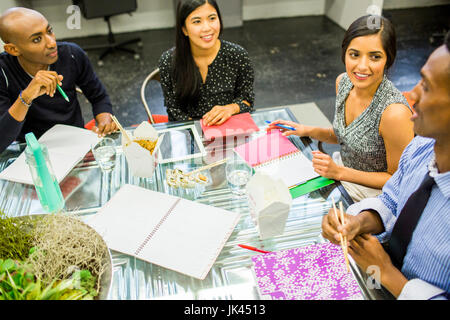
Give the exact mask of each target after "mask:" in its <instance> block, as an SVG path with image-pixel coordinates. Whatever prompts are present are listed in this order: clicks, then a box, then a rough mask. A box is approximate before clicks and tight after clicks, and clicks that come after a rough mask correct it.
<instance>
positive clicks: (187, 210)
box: [86, 185, 239, 279]
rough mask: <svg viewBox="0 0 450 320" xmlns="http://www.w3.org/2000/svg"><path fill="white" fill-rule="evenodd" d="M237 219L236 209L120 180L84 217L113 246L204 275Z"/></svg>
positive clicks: (124, 251)
mask: <svg viewBox="0 0 450 320" xmlns="http://www.w3.org/2000/svg"><path fill="white" fill-rule="evenodd" d="M175 203H176V206H175V207H174V204H175ZM170 209H173V210H172V211H171V212H170V213H169V214H167V213H168V211H169V210H170ZM164 217H166V219H164V220H163V221H162V219H163V218H164ZM238 219H239V214H238V213H235V212H231V211H226V210H223V209H219V208H215V207H212V206H207V205H204V204H200V203H196V202H193V201H189V200H185V199H181V198H178V197H175V196H171V195H167V194H164V193H160V192H156V191H152V190H148V189H144V188H141V187H137V186H132V185H124V186H123V187H122V188H121V189H120V190H119V191H118V192H117V193H116V194H115V195H114V196H113V197H112V198H111V200H110V201H109V202H108V203H107V204H106V205H105V206H104V207H103V208H102V209H101V210H100V211H99V212H98V213H97V214H96V215H94V216H92V217H89V218H88V219H87V221H86V222H87V223H88V224H89V225H91V226H92V227H93V228H94V229H95V230H96V231H97V232H99V233H100V235H102V237H103V238H104V240H105V241H106V243H107V244H108V247H109V248H110V249H112V250H115V251H119V252H123V253H126V254H129V255H134V256H136V257H138V258H140V259H142V260H145V261H148V262H151V263H154V264H157V265H159V266H162V267H165V268H168V269H171V270H174V271H177V272H180V273H183V274H186V275H189V276H192V277H195V278H198V279H204V278H205V277H206V275H207V274H208V272H209V270H210V269H211V267H212V265H213V263H214V262H215V260H216V259H217V256H218V255H219V253H220V251H221V250H222V248H223V246H224V244H225V242H226V241H227V239H228V238H229V236H230V235H231V233H232V231H233V230H234V227H235V226H236V224H237V222H238ZM158 224H160V225H159V227H158V228H157V229H156V230H155V227H156V226H157V225H158ZM149 235H151V236H150V237H149ZM143 243H145V246H142V244H143ZM140 247H141V250H139V248H140Z"/></svg>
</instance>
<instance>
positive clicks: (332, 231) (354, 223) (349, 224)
mask: <svg viewBox="0 0 450 320" xmlns="http://www.w3.org/2000/svg"><path fill="white" fill-rule="evenodd" d="M338 216H339V211H338ZM344 219H345V224H344V225H342V224H341V222H340V221H338V220H337V219H336V214H335V213H334V209H333V208H331V209H330V211H328V214H327V215H325V216H323V218H322V236H323V237H324V238H326V239H328V240H329V241H330V242H332V243H334V244H340V238H339V232H340V233H342V235H343V236H346V237H347V241H349V242H350V241H351V240H353V238H355V237H356V236H358V235H359V233H360V230H361V224H360V221H359V217H358V216H352V215H349V214H346V213H344Z"/></svg>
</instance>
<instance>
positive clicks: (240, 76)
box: [159, 40, 255, 121]
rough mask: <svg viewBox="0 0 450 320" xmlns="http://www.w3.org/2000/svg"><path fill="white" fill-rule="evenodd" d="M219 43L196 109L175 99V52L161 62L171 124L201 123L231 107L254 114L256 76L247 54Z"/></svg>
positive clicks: (239, 48)
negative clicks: (218, 108)
mask: <svg viewBox="0 0 450 320" xmlns="http://www.w3.org/2000/svg"><path fill="white" fill-rule="evenodd" d="M220 41H221V46H220V49H219V52H218V54H217V56H216V58H215V59H214V61H213V62H212V63H211V64H210V65H209V66H208V74H207V76H206V81H205V83H202V84H201V87H200V96H199V100H198V104H197V105H193V106H191V105H189V106H181V105H180V103H179V102H178V101H177V100H178V99H177V98H176V95H175V85H174V81H173V78H172V71H171V70H172V68H173V60H172V55H173V53H174V51H175V48H172V49H170V50H168V51H166V52H164V53H163V54H162V56H161V58H160V59H159V70H160V73H161V87H162V89H163V92H164V103H165V106H166V108H167V114H168V115H169V121H182V120H188V119H189V118H192V119H200V118H201V117H202V116H203V115H204V114H205V113H206V112H208V111H210V110H211V109H212V108H213V107H214V106H217V105H220V106H223V105H227V104H231V103H237V104H238V105H239V108H240V112H241V113H242V112H251V111H253V103H254V100H255V94H254V92H253V81H254V72H253V66H252V63H251V61H250V57H249V55H248V52H247V50H245V49H244V48H243V47H241V46H240V45H237V44H234V43H231V42H228V41H225V40H220ZM199 72H200V71H199ZM244 100H245V101H247V102H249V103H250V106H248V105H246V104H245V103H243V101H244Z"/></svg>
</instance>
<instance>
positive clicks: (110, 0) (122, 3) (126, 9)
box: [72, 0, 137, 19]
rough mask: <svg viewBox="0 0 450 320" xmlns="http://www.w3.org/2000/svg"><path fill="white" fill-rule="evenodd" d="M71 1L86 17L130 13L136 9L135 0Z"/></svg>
mask: <svg viewBox="0 0 450 320" xmlns="http://www.w3.org/2000/svg"><path fill="white" fill-rule="evenodd" d="M72 3H73V4H74V5H77V6H79V7H80V10H81V13H82V15H83V17H85V18H86V19H94V18H103V17H110V16H114V15H118V14H122V13H131V12H134V11H136V9H137V1H136V0H72Z"/></svg>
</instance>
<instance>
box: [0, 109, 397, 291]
mask: <svg viewBox="0 0 450 320" xmlns="http://www.w3.org/2000/svg"><path fill="white" fill-rule="evenodd" d="M252 117H253V119H254V121H255V123H256V124H257V126H258V127H259V128H260V129H261V130H260V131H259V132H256V133H253V134H252V135H251V136H250V137H240V138H231V139H226V140H225V139H217V140H216V141H214V142H212V143H211V142H207V141H203V138H202V130H201V127H200V124H199V122H198V121H189V122H183V123H167V124H156V125H154V127H155V128H156V129H157V130H158V131H159V132H165V137H164V140H166V139H168V140H170V144H169V143H168V141H167V140H166V141H165V143H163V145H164V146H167V147H166V150H163V149H164V148H163V147H162V149H161V152H162V155H163V156H162V157H160V158H159V160H160V161H161V163H159V165H158V166H157V167H156V170H155V173H154V175H153V177H152V178H151V179H146V178H137V177H134V176H133V175H132V174H131V173H130V170H129V169H128V166H127V162H126V159H125V157H124V155H123V152H122V147H121V143H120V141H121V135H120V134H119V133H115V134H113V135H111V137H112V138H113V139H116V140H117V158H116V166H115V168H114V169H113V171H111V172H106V173H105V172H102V171H101V170H100V168H99V166H98V164H97V163H96V162H95V160H94V159H93V158H92V156H89V154H90V153H88V155H87V156H86V157H85V158H84V160H82V161H81V162H80V163H79V164H78V165H77V166H76V167H75V168H74V169H73V170H72V171H71V172H70V173H69V175H68V176H67V177H66V178H65V180H64V181H63V182H61V189H62V191H63V194H64V197H65V199H66V210H67V211H68V212H70V213H73V214H77V215H80V216H82V217H83V216H87V215H91V214H95V213H96V212H97V211H98V210H99V208H100V207H101V206H102V205H104V204H105V203H106V202H107V201H108V200H109V199H110V198H111V196H112V195H114V193H115V192H116V191H117V190H119V189H120V187H121V186H122V185H124V184H133V185H137V186H141V187H144V188H148V189H151V190H155V191H159V192H164V193H169V194H172V195H176V196H179V197H183V198H186V199H189V200H193V201H198V202H200V203H203V204H207V205H211V206H216V207H220V208H223V209H226V210H230V211H235V212H239V213H240V216H241V218H240V221H239V223H238V224H237V226H236V228H235V230H234V231H233V233H232V234H231V236H230V238H229V239H228V241H227V243H226V244H225V246H224V248H223V250H222V251H221V253H220V255H219V256H218V258H217V260H216V262H215V264H214V265H213V267H212V268H211V270H210V272H209V274H208V275H207V277H206V278H205V279H204V280H197V279H195V278H191V277H189V276H185V275H183V274H180V273H177V272H174V271H170V270H168V269H165V268H162V267H159V266H157V265H154V264H151V263H147V262H144V261H142V260H140V259H136V258H134V257H131V256H128V255H125V254H121V253H117V252H114V251H112V257H113V265H114V266H113V283H112V285H111V289H110V293H109V298H110V299H188V300H190V299H250V300H252V299H260V296H259V294H258V289H257V285H256V282H255V279H254V276H253V272H252V261H251V256H252V255H255V254H258V253H257V252H254V251H250V250H246V249H243V248H241V247H239V246H238V244H247V245H250V246H254V247H257V248H264V250H268V251H278V250H284V249H291V248H295V247H300V246H306V245H311V244H316V243H322V242H325V241H326V240H325V239H324V238H323V237H322V235H321V222H322V217H323V215H324V214H326V213H328V210H329V209H330V208H331V205H332V204H331V198H332V197H333V198H334V199H335V201H337V202H338V201H342V202H343V204H344V208H347V207H348V206H349V204H350V203H351V199H350V198H349V196H348V194H347V193H346V191H345V189H344V188H343V187H342V185H341V184H340V183H334V184H331V185H329V186H326V187H323V188H321V189H319V190H316V191H313V192H311V193H309V194H306V195H303V196H300V197H298V198H295V199H294V200H293V203H292V207H291V210H290V213H289V216H288V219H287V222H286V226H285V230H284V233H283V234H282V235H279V236H275V237H273V238H270V239H267V240H263V241H262V240H260V239H259V235H258V231H257V229H256V227H255V225H254V223H253V221H252V219H251V217H250V212H249V205H248V200H247V197H246V196H245V195H244V196H235V195H233V194H232V193H231V191H230V189H229V188H228V185H227V181H226V176H225V165H224V164H223V165H220V166H217V167H214V168H212V169H210V170H209V171H207V172H206V174H207V176H208V178H209V181H210V182H209V184H207V185H205V186H201V187H197V188H194V189H180V188H178V189H174V188H172V187H169V186H168V184H167V182H166V180H165V172H166V169H167V168H180V169H182V170H184V171H189V170H191V169H193V168H198V167H200V166H203V165H205V164H208V163H212V162H214V161H216V160H220V159H222V158H224V157H225V156H230V155H232V153H233V148H234V147H235V146H236V145H238V144H240V143H243V142H245V141H246V140H247V141H248V139H252V137H255V136H257V135H260V134H264V131H265V128H266V126H267V124H266V123H265V120H269V121H273V120H275V119H285V120H293V121H296V119H295V117H294V116H293V114H292V113H291V112H290V110H289V109H287V108H274V109H268V110H262V111H256V112H254V113H253V114H252ZM195 131H196V133H194V132H195ZM290 139H291V141H292V142H293V143H294V144H295V145H296V146H297V147H298V148H299V149H300V150H302V151H303V153H304V154H305V155H306V156H307V157H308V158H309V159H311V158H312V154H311V151H312V150H314V149H317V147H316V144H315V143H314V142H313V141H311V140H310V139H308V138H301V139H300V138H299V137H290ZM24 148H25V145H24V144H17V145H13V146H10V147H9V148H8V149H7V150H5V151H4V152H3V153H2V154H0V171H1V170H3V169H4V168H5V167H6V166H8V165H9V164H10V163H12V162H13V161H14V160H15V158H16V157H17V156H18V155H19V154H20V153H21V152H22V151H23V150H24ZM0 208H1V209H2V210H3V211H4V212H5V213H7V214H8V215H9V216H23V215H30V214H39V213H43V211H42V207H41V205H40V203H39V200H38V199H37V197H36V192H35V191H34V187H33V186H27V185H24V184H20V183H13V182H9V181H5V180H0ZM350 263H351V268H352V272H353V273H354V275H355V277H356V279H357V280H358V283H359V285H360V287H361V291H362V293H363V295H364V298H365V299H388V298H390V295H389V293H388V292H387V291H386V290H385V289H384V288H381V289H377V288H376V287H374V286H373V285H371V283H372V282H371V279H370V278H368V276H367V275H366V273H365V272H361V270H359V268H358V267H357V266H356V264H355V263H354V261H353V260H351V259H350Z"/></svg>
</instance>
